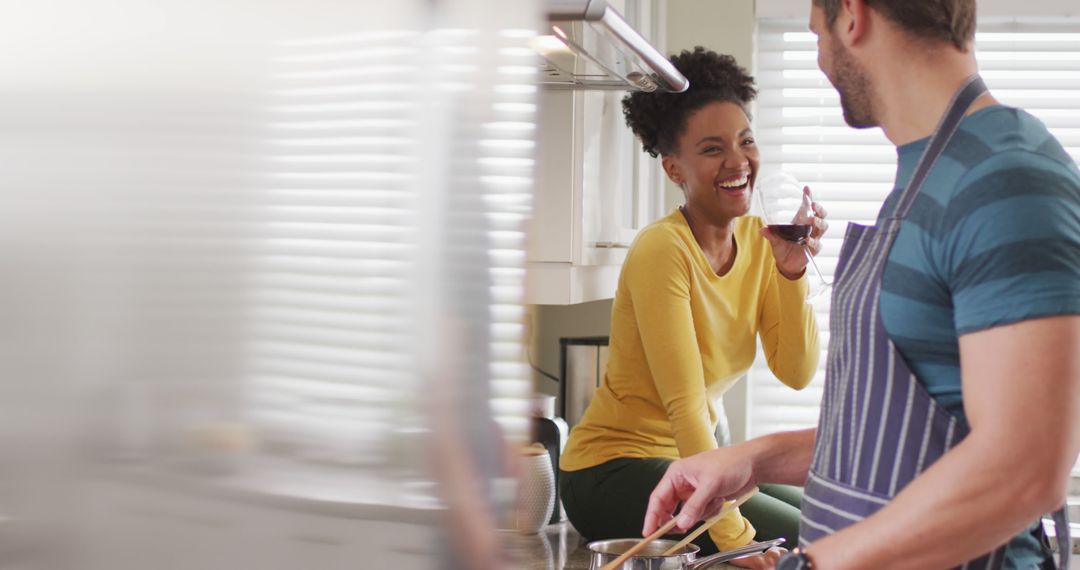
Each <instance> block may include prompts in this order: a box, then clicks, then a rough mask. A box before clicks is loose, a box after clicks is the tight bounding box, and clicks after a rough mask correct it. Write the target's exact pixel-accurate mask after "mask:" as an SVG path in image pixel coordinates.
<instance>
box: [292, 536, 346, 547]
mask: <svg viewBox="0 0 1080 570" xmlns="http://www.w3.org/2000/svg"><path fill="white" fill-rule="evenodd" d="M290 538H292V540H295V541H296V542H306V543H308V544H321V545H323V546H339V545H341V544H342V541H341V540H340V539H338V538H334V537H332V536H325V535H323V536H320V535H315V534H294V535H292V536H291V537H290Z"/></svg>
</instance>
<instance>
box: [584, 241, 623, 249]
mask: <svg viewBox="0 0 1080 570" xmlns="http://www.w3.org/2000/svg"><path fill="white" fill-rule="evenodd" d="M593 247H597V248H602V249H626V248H628V247H630V244H628V243H620V242H617V241H598V242H596V243H594V244H593Z"/></svg>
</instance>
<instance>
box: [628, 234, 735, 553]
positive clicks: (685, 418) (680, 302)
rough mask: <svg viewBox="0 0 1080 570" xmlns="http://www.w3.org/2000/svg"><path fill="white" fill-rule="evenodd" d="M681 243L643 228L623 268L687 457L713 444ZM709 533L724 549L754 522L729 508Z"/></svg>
mask: <svg viewBox="0 0 1080 570" xmlns="http://www.w3.org/2000/svg"><path fill="white" fill-rule="evenodd" d="M682 248H683V245H682V243H681V242H680V241H679V240H678V238H677V237H676V236H674V235H671V234H669V233H667V232H665V231H663V230H660V229H657V230H653V231H650V232H647V233H645V234H643V235H641V236H640V237H639V239H638V243H637V244H636V245H635V247H634V249H633V251H632V253H633V255H632V256H630V257H628V259H627V260H626V264H625V265H624V268H623V269H624V272H625V278H626V279H627V283H626V284H627V286H628V289H629V291H630V294H631V297H632V301H633V307H634V316H635V318H636V319H637V322H638V330H639V331H640V334H641V342H642V345H643V347H644V349H645V357H646V360H647V361H648V366H649V371H650V372H651V374H652V377H653V381H654V383H655V385H656V391H657V393H658V394H659V395H660V400H661V402H663V405H664V408H665V410H666V411H667V416H668V421H669V422H670V423H671V429H672V432H673V434H674V439H675V443H676V446H677V447H678V450H679V456H680V457H689V456H691V455H695V454H697V453H701V452H703V451H709V450H712V449H716V447H717V445H716V436H715V435H714V433H713V432H712V430H711V429H710V427H711V424H712V422H711V420H710V418H709V412H708V406H707V398H706V388H705V378H704V377H703V376H702V364H701V352H700V350H699V347H698V342H697V338H696V336H695V333H694V324H693V319H694V315H693V313H692V310H691V304H690V282H689V278H690V263H692V261H691V258H690V255H689V252H685V250H683V249H682ZM675 252H678V253H679V254H678V255H676V254H675ZM709 536H710V537H711V538H712V540H713V542H714V543H716V545H717V547H718V548H720V549H721V550H730V549H732V548H737V547H739V546H744V545H746V544H747V543H749V542H750V541H751V540H752V539H753V538H754V527H753V526H751V525H750V522H749V521H747V520H746V519H745V518H743V516H742V514H741V513H740V512H739V511H738V510H735V511H732V512H731V513H730V514H728V515H727V516H725V517H724V518H723V519H721V520H720V521H719V522H717V523H716V524H715V525H714V526H713V527H711V528H710V529H709Z"/></svg>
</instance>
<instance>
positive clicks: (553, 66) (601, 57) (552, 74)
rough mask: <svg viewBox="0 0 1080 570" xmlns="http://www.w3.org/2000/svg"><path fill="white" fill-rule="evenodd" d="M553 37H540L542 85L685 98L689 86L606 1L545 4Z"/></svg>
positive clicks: (549, 1)
mask: <svg viewBox="0 0 1080 570" xmlns="http://www.w3.org/2000/svg"><path fill="white" fill-rule="evenodd" d="M545 9H546V12H547V19H548V24H549V26H550V28H549V29H550V31H551V34H550V35H541V36H538V37H536V38H535V41H534V43H533V48H534V49H535V50H536V51H537V52H538V53H540V55H541V56H543V58H544V61H543V65H542V69H541V73H540V83H542V84H544V85H545V86H548V87H552V88H557V89H575V90H592V89H603V90H630V91H635V90H641V91H657V90H660V91H670V92H673V93H681V92H683V91H686V89H687V88H688V87H689V86H690V81H689V80H687V79H686V77H684V76H683V75H682V74H681V73H679V71H678V70H677V69H675V66H674V65H672V64H671V62H670V61H668V59H667V57H665V56H664V54H663V53H662V52H661V51H660V50H658V49H656V47H654V46H653V45H652V44H650V43H649V41H648V40H646V39H645V37H644V36H642V35H641V34H640V33H639V32H638V31H637V30H635V29H634V28H633V26H631V25H630V24H628V23H627V22H626V20H625V19H624V18H623V16H622V14H620V13H619V12H618V11H616V10H615V9H614V8H613V7H611V6H610V5H608V3H607V1H606V0H546V1H545Z"/></svg>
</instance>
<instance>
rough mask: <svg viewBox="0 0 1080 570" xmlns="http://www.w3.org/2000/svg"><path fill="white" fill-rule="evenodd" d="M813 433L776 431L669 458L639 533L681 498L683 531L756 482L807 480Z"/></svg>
mask: <svg viewBox="0 0 1080 570" xmlns="http://www.w3.org/2000/svg"><path fill="white" fill-rule="evenodd" d="M816 433H817V430H816V429H808V430H802V431H791V432H781V433H775V434H772V435H767V436H764V437H759V438H756V439H752V440H750V441H748V442H746V443H741V444H739V445H733V446H730V447H724V448H721V449H717V450H714V451H709V452H706V453H700V454H698V455H695V456H693V457H688V458H686V459H680V460H679V461H676V462H674V463H672V464H671V466H670V467H668V470H667V473H665V474H664V478H663V479H661V480H660V483H659V484H658V485H657V486H656V489H654V490H653V492H652V495H651V496H650V497H649V509H648V511H646V513H645V526H644V528H643V529H642V530H643V535H642V536H648V535H650V534H652V533H653V532H654V531H655V530H656V529H658V528H660V526H662V525H663V524H664V523H666V522H667V521H669V520H671V516H672V514H673V513H674V512H675V508H676V507H678V505H679V503H684V504H683V508H682V511H681V513H680V515H679V524H678V526H677V529H678V530H679V531H682V532H685V531H687V530H689V529H690V528H691V527H693V526H694V523H696V522H697V521H699V520H702V519H704V518H708V517H709V516H711V515H713V514H715V513H716V512H717V511H719V510H720V507H721V506H722V504H723V502H724V500H726V499H734V498H736V497H738V496H740V495H742V494H743V493H745V492H747V491H748V490H750V489H751V488H752V487H754V486H755V485H758V484H760V483H781V484H788V485H802V484H804V483H806V476H807V473H808V472H809V470H810V458H811V456H812V455H813V449H814V436H815V434H816Z"/></svg>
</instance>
